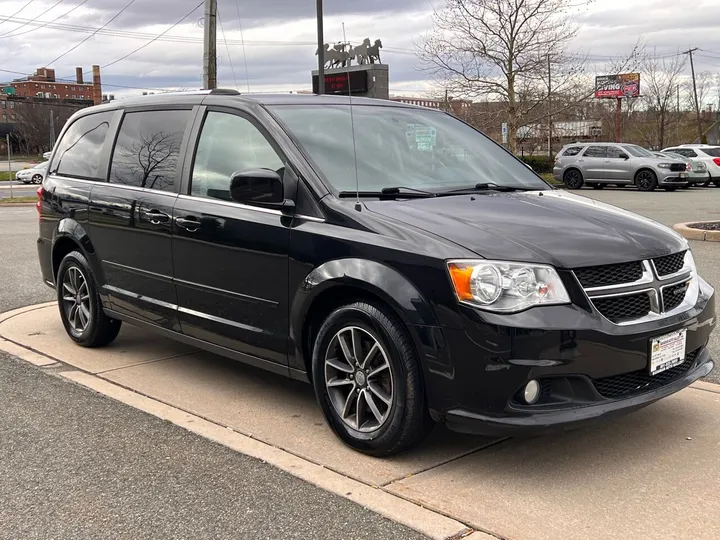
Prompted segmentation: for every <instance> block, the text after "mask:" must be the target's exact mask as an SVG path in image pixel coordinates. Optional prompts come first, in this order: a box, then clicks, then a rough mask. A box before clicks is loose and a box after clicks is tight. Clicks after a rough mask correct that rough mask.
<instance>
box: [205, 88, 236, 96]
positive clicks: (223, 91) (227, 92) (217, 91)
mask: <svg viewBox="0 0 720 540" xmlns="http://www.w3.org/2000/svg"><path fill="white" fill-rule="evenodd" d="M210 95H211V96H214V95H224V96H239V95H240V92H238V91H237V90H233V89H232V88H213V89H212V90H210Z"/></svg>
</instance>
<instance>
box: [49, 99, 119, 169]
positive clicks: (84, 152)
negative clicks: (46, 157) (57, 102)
mask: <svg viewBox="0 0 720 540" xmlns="http://www.w3.org/2000/svg"><path fill="white" fill-rule="evenodd" d="M113 114H114V113H113V112H105V113H98V114H90V115H88V116H83V117H82V118H79V119H78V120H76V121H75V122H73V124H72V125H71V126H70V127H69V128H68V130H67V131H66V132H65V135H63V138H62V140H61V141H60V142H59V143H58V148H57V152H55V159H54V160H53V164H52V168H51V169H50V170H51V171H52V172H53V173H55V174H59V175H60V176H74V177H77V178H84V179H86V180H100V179H101V178H100V177H101V176H103V175H104V173H105V171H104V168H105V167H104V166H103V167H101V163H100V153H101V152H100V150H101V149H102V146H103V143H104V142H105V137H106V136H107V133H108V129H109V127H110V121H111V120H112V116H113ZM102 180H104V178H102Z"/></svg>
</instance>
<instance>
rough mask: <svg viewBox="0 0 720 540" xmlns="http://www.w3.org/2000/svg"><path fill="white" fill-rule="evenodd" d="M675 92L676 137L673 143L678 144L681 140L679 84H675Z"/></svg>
mask: <svg viewBox="0 0 720 540" xmlns="http://www.w3.org/2000/svg"><path fill="white" fill-rule="evenodd" d="M675 92H676V93H677V123H676V124H675V138H676V139H677V142H676V143H675V144H680V143H681V142H682V141H681V140H680V123H681V122H682V115H681V114H680V85H679V84H678V85H676V86H675Z"/></svg>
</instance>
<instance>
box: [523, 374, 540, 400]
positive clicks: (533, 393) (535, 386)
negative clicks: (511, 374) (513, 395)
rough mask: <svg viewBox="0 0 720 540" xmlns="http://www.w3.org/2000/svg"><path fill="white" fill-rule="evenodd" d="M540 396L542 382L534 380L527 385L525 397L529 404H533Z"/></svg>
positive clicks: (524, 392) (524, 391)
mask: <svg viewBox="0 0 720 540" xmlns="http://www.w3.org/2000/svg"><path fill="white" fill-rule="evenodd" d="M539 398H540V383H539V382H537V381H535V380H533V381H530V382H529V383H527V384H526V385H525V390H523V399H524V400H525V403H527V404H528V405H532V404H533V403H535V402H536V401H537V400H538V399H539Z"/></svg>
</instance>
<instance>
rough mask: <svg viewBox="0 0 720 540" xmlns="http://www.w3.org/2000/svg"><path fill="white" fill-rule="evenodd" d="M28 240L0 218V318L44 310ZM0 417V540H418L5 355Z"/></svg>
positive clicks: (0, 364)
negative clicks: (27, 310)
mask: <svg viewBox="0 0 720 540" xmlns="http://www.w3.org/2000/svg"><path fill="white" fill-rule="evenodd" d="M37 230H38V225H37V213H36V211H35V209H34V208H3V207H0V253H2V258H0V272H1V274H0V275H1V276H2V285H1V286H0V312H4V311H9V310H11V309H15V308H18V307H22V306H25V305H30V304H36V303H40V302H47V301H50V300H54V298H55V294H54V291H53V290H52V289H50V288H48V287H47V286H46V285H44V284H43V282H42V279H41V274H40V268H39V265H38V261H37V253H36V250H35V249H36V248H35V240H36V238H37ZM0 411H2V414H0V540H4V539H8V540H10V539H12V540H16V539H20V538H22V539H23V540H34V539H53V540H66V539H67V540H70V539H76V538H77V539H83V540H85V539H90V538H102V539H116V538H117V539H120V538H122V539H132V540H141V539H145V538H147V539H152V540H164V539H177V538H193V539H202V538H213V539H223V538H228V539H230V538H232V539H245V538H246V539H249V540H250V539H252V540H256V539H263V538H268V539H270V538H272V539H276V538H286V539H298V540H307V539H308V538H311V539H318V540H321V539H328V540H329V539H345V538H347V539H350V538H352V539H363V538H367V539H374V540H390V539H393V540H396V539H422V538H425V537H424V536H422V535H420V534H418V533H416V532H414V531H412V530H410V529H408V528H406V527H404V526H402V525H398V524H397V523H394V522H391V521H389V520H387V519H385V518H383V517H380V516H379V515H377V514H374V513H373V512H370V511H368V510H365V509H364V508H362V507H360V506H358V505H356V504H355V503H352V502H350V501H347V500H346V499H343V498H341V497H338V496H335V495H331V494H329V493H327V492H325V491H323V490H321V489H319V488H316V487H314V486H312V485H310V484H308V483H306V482H304V481H302V480H299V479H297V478H295V477H293V476H291V475H288V474H286V473H283V472H282V471H279V470H278V469H275V468H274V467H272V466H270V465H267V464H264V463H262V462H259V461H257V460H254V459H252V458H249V457H246V456H244V455H242V454H238V453H236V452H233V451H231V450H228V449H227V448H225V447H222V446H219V445H217V444H215V443H212V442H210V441H208V440H206V439H204V438H202V437H199V436H196V435H193V434H191V433H189V432H186V431H185V430H183V429H181V428H178V427H176V426H174V425H172V424H169V423H166V422H163V421H161V420H158V419H156V418H154V417H152V416H149V415H147V414H145V413H142V412H139V411H137V410H135V409H133V408H131V407H128V406H126V405H123V404H121V403H118V402H116V401H113V400H111V399H108V398H105V397H102V396H100V395H97V394H94V393H93V392H91V391H89V390H86V389H84V388H82V387H79V386H76V385H75V384H73V383H71V382H68V381H66V380H64V379H59V378H56V377H54V376H52V375H51V374H48V373H44V372H42V371H41V370H39V369H38V368H36V367H32V366H29V365H26V364H24V363H22V362H21V361H20V360H17V359H14V358H12V357H9V356H8V355H7V354H5V353H0Z"/></svg>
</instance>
